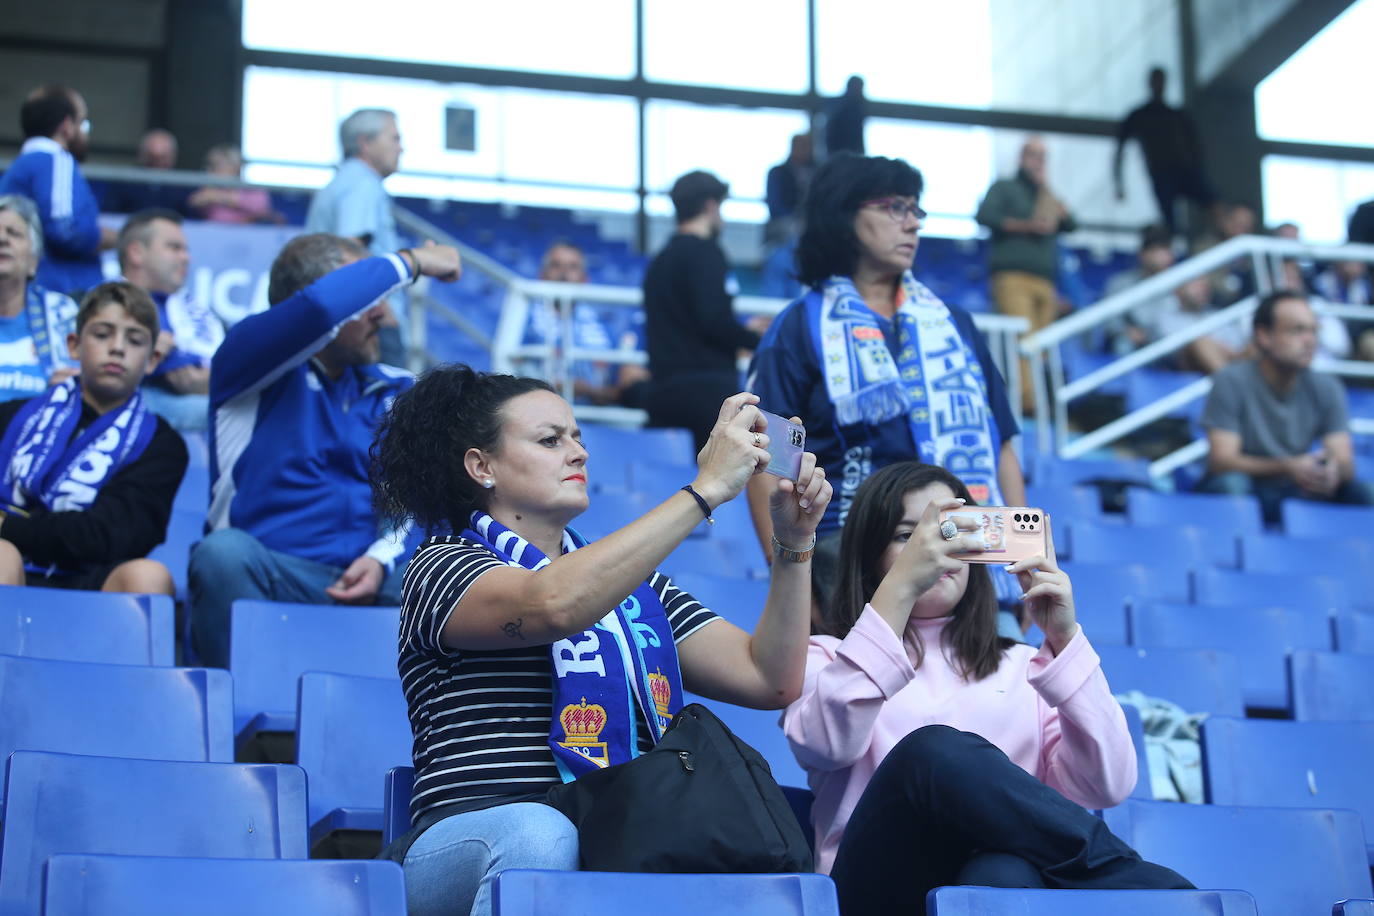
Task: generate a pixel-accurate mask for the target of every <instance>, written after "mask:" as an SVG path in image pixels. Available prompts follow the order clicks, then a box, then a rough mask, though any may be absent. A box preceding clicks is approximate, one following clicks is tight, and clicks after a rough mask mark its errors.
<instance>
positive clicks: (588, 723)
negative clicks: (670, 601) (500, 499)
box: [462, 512, 682, 782]
mask: <svg viewBox="0 0 1374 916" xmlns="http://www.w3.org/2000/svg"><path fill="white" fill-rule="evenodd" d="M462 536H463V537H465V538H467V539H469V540H471V541H474V542H476V543H479V544H482V545H484V546H486V547H487V548H488V549H489V550H491V551H492V552H493V553H495V554H496V555H497V556H498V557H501V558H502V559H503V560H505V561H506V563H508V564H509V565H511V566H523V567H524V568H526V569H530V570H538V569H542V568H543V567H545V566H547V565H548V564H549V558H548V557H546V556H544V554H543V552H542V551H540V550H539V548H537V547H535V546H534V545H533V544H531V543H529V542H528V541H526V540H525V539H524V538H522V537H520V536H519V535H518V534H516V533H515V532H513V531H511V530H510V529H508V528H506V527H505V526H504V525H502V524H501V523H500V522H498V521H496V520H495V519H493V518H492V517H491V516H490V515H487V514H486V513H483V512H474V513H473V515H472V527H471V528H469V529H467V530H465V531H464V532H463V535H462ZM585 544H586V541H585V540H584V539H583V538H582V537H581V536H580V535H578V534H577V533H576V532H575V531H572V530H571V529H568V530H565V531H564V532H563V550H564V552H565V553H566V552H568V551H571V550H577V549H578V548H580V547H582V546H584V545H585ZM549 659H550V663H551V667H552V669H553V671H552V673H553V679H554V688H553V704H552V705H553V709H555V710H557V714H556V715H555V716H554V717H553V718H552V721H551V722H550V724H549V748H550V750H551V751H552V752H553V757H554V762H555V763H556V764H557V765H558V771H559V774H560V775H561V776H562V777H563V781H564V782H571V781H572V780H573V779H576V778H577V777H578V776H580V775H582V774H583V773H588V772H591V771H592V770H595V769H604V768H606V767H608V766H613V765H615V764H617V763H624V762H625V761H627V760H630V759H632V758H634V757H637V756H638V755H639V741H638V735H639V729H640V728H644V729H646V730H647V732H646V734H647V735H648V737H649V738H650V739H651V741H653V742H654V743H657V742H658V740H659V738H660V737H662V735H663V732H664V731H665V730H666V729H667V727H668V724H669V723H670V722H671V721H672V717H673V715H674V714H675V713H676V712H677V710H678V709H680V708H681V706H682V701H681V697H682V674H681V671H680V670H679V668H678V660H677V649H676V647H675V646H674V644H673V631H672V626H671V624H670V623H669V621H668V615H667V612H666V610H665V609H664V607H663V602H662V600H661V599H660V598H659V596H658V593H657V592H656V591H654V589H652V588H650V587H649V584H648V582H644V583H641V584H640V586H639V587H638V588H636V589H635V590H634V592H633V593H632V594H630V595H628V596H627V597H626V598H625V600H624V601H622V602H621V603H620V604H619V605H617V606H616V607H615V608H614V609H612V610H611V611H610V612H608V613H607V614H606V615H605V616H603V617H602V618H601V619H600V620H598V621H597V622H596V623H595V624H593V625H592V626H590V627H588V628H587V629H586V630H583V631H582V632H581V633H574V634H572V635H571V636H568V637H566V638H564V639H560V640H558V641H557V642H555V643H553V644H552V645H550V646H549Z"/></svg>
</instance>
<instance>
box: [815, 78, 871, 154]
mask: <svg viewBox="0 0 1374 916" xmlns="http://www.w3.org/2000/svg"><path fill="white" fill-rule="evenodd" d="M867 118H868V99H866V98H864V79H863V77H862V76H851V77H850V78H849V82H847V83H845V86H844V95H841V96H840V97H839V98H836V99H832V100H831V101H830V103H829V104H828V105H827V106H826V115H825V154H826V155H827V156H833V155H835V154H836V153H858V154H859V155H860V156H862V155H863V154H864V121H865V120H867Z"/></svg>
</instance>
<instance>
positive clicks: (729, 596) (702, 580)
mask: <svg viewBox="0 0 1374 916" xmlns="http://www.w3.org/2000/svg"><path fill="white" fill-rule="evenodd" d="M673 584H674V585H677V586H678V587H679V588H681V589H683V590H685V591H686V592H688V593H689V594H691V596H692V597H693V598H696V599H697V600H698V601H700V602H701V603H702V604H704V605H706V606H707V607H708V608H710V609H711V610H713V611H715V612H716V613H717V614H719V615H720V616H722V617H724V618H725V619H726V620H728V621H730V622H731V623H733V624H734V625H735V626H737V627H739V628H740V629H742V630H746V631H748V632H750V633H752V632H753V631H754V625H755V624H757V623H758V622H759V617H760V615H762V614H763V604H764V602H765V601H766V600H768V580H767V579H728V578H724V577H722V576H717V575H713V574H710V573H702V572H691V571H684V572H680V573H678V574H677V575H675V576H673Z"/></svg>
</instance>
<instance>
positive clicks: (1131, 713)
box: [1121, 703, 1155, 798]
mask: <svg viewBox="0 0 1374 916" xmlns="http://www.w3.org/2000/svg"><path fill="white" fill-rule="evenodd" d="M1121 712H1122V713H1123V714H1124V715H1125V716H1126V730H1127V731H1129V732H1130V733H1131V744H1132V745H1133V746H1134V747H1135V771H1136V777H1135V788H1134V789H1132V790H1131V798H1154V797H1155V794H1154V790H1153V789H1152V788H1151V784H1150V755H1149V753H1148V752H1147V751H1146V749H1145V724H1144V722H1142V721H1141V718H1140V710H1138V709H1136V708H1135V707H1134V706H1130V705H1127V704H1125V703H1122V704H1121Z"/></svg>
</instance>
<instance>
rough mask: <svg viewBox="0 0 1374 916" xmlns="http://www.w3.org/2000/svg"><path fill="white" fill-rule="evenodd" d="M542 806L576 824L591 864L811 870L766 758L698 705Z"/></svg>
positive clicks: (636, 868) (585, 860)
mask: <svg viewBox="0 0 1374 916" xmlns="http://www.w3.org/2000/svg"><path fill="white" fill-rule="evenodd" d="M548 803H549V804H550V805H552V806H553V807H555V808H557V809H558V810H559V811H561V812H563V814H565V815H566V816H567V817H568V819H569V820H571V821H572V822H573V823H574V824H576V825H577V830H578V838H579V842H580V844H581V850H582V867H583V868H584V869H585V870H587V871H630V872H698V873H711V872H753V873H767V872H808V871H812V870H813V864H812V858H811V849H810V846H809V845H808V843H807V841H806V836H805V835H804V834H803V833H802V829H801V825H800V824H798V823H797V819H796V817H795V816H794V815H793V813H792V809H791V807H790V806H789V805H788V803H787V799H786V798H785V797H784V796H783V794H782V790H781V789H780V788H778V784H777V783H776V782H774V781H773V773H772V771H771V770H770V769H769V768H768V763H767V761H765V760H764V759H763V757H761V756H760V755H759V752H758V751H756V750H754V749H753V748H752V747H750V746H749V745H748V744H745V743H744V742H743V741H741V740H740V739H739V738H737V737H735V735H734V734H733V733H731V731H730V729H728V728H726V727H725V724H724V723H723V722H721V721H720V719H717V718H716V716H715V714H714V713H712V712H711V711H710V710H709V709H707V708H706V707H704V706H702V705H700V704H697V703H692V704H689V705H687V706H684V707H683V708H682V711H681V712H679V713H678V714H677V715H676V716H675V717H674V718H673V722H672V724H671V725H669V726H668V729H667V731H665V732H664V734H663V740H661V741H660V742H659V743H658V744H657V745H656V746H655V747H654V748H653V750H651V751H649V752H648V753H645V754H643V755H641V756H639V757H636V758H635V759H634V760H631V761H629V762H628V763H622V764H619V765H617V766H613V767H609V768H608V769H605V770H597V771H596V772H593V773H586V774H584V775H582V776H580V777H578V778H577V779H575V780H573V781H572V782H570V783H566V784H564V785H560V786H554V787H553V788H552V789H550V790H549V794H548Z"/></svg>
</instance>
